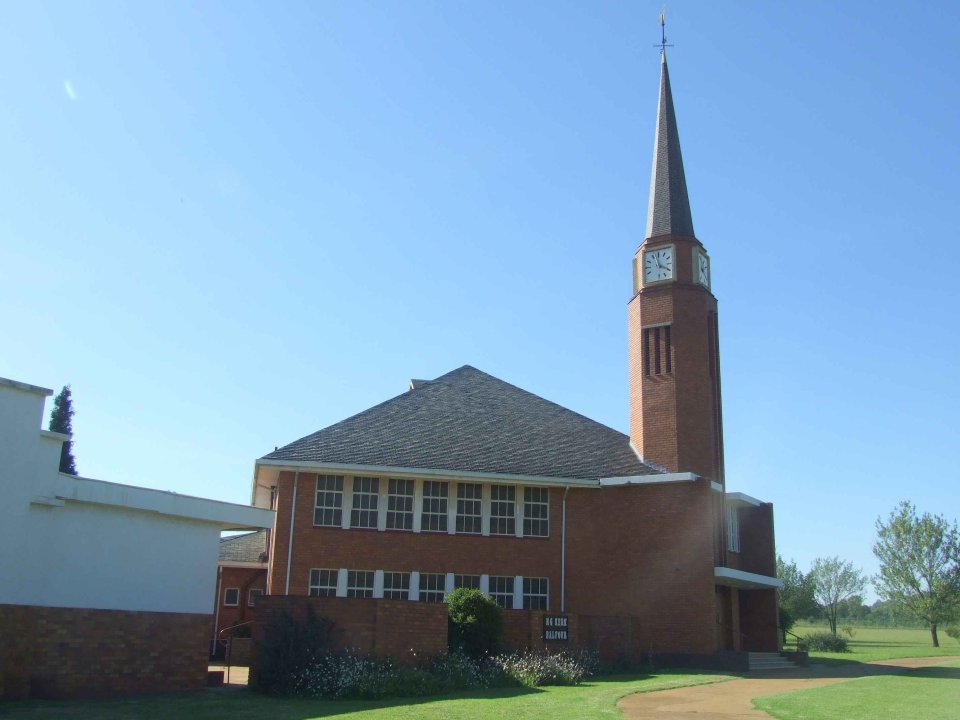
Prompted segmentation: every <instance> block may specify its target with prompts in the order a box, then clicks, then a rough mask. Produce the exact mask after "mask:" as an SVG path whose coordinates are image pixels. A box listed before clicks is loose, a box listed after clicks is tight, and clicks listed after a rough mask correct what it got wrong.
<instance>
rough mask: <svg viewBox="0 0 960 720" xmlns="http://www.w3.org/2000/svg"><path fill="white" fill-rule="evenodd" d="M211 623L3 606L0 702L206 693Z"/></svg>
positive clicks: (199, 618)
mask: <svg viewBox="0 0 960 720" xmlns="http://www.w3.org/2000/svg"><path fill="white" fill-rule="evenodd" d="M210 623H211V618H210V615H196V614H187V613H159V612H133V611H126V610H90V609H78V608H55V607H36V606H28V605H0V698H11V699H12V698H28V697H29V698H81V697H114V696H121V695H132V694H136V693H148V692H171V691H177V690H192V689H196V688H202V687H204V686H205V685H206V680H207V650H208V648H207V635H208V633H209V630H210Z"/></svg>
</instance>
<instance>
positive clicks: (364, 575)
mask: <svg viewBox="0 0 960 720" xmlns="http://www.w3.org/2000/svg"><path fill="white" fill-rule="evenodd" d="M375 574H376V573H375V571H373V570H347V597H355V598H372V597H373V589H374V585H375V583H374V575H375ZM361 580H362V581H363V584H361V583H360V581H361ZM368 580H369V583H368V582H367V581H368Z"/></svg>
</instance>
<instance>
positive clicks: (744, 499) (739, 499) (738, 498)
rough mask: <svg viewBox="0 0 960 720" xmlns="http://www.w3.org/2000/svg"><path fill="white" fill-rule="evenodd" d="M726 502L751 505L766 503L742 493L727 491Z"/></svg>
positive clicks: (758, 505)
mask: <svg viewBox="0 0 960 720" xmlns="http://www.w3.org/2000/svg"><path fill="white" fill-rule="evenodd" d="M727 502H731V503H738V504H740V505H753V506H754V507H760V506H761V505H766V504H767V503H765V502H764V501H763V500H757V499H756V498H755V497H750V496H749V495H744V494H743V493H727Z"/></svg>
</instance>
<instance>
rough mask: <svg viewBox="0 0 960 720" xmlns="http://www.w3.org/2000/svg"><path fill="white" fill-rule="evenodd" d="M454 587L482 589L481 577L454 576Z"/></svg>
mask: <svg viewBox="0 0 960 720" xmlns="http://www.w3.org/2000/svg"><path fill="white" fill-rule="evenodd" d="M453 587H454V588H469V589H471V590H479V589H480V576H479V575H454V576H453Z"/></svg>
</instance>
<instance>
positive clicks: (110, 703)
mask: <svg viewBox="0 0 960 720" xmlns="http://www.w3.org/2000/svg"><path fill="white" fill-rule="evenodd" d="M539 692H542V691H541V690H540V689H538V688H528V687H502V688H489V689H482V690H461V691H458V692H454V693H450V694H449V695H431V696H428V697H402V698H389V699H384V700H312V699H306V698H283V697H271V696H268V695H261V694H259V693H255V692H252V691H250V690H246V689H216V690H197V691H195V692H187V693H178V694H175V695H142V696H138V697H135V698H126V699H121V700H25V701H16V702H7V703H0V716H2V717H5V718H6V717H10V718H19V719H21V720H54V718H57V719H58V720H59V719H60V718H64V719H65V720H74V719H76V720H79V719H80V718H83V719H84V720H159V719H160V718H176V720H220V719H221V718H230V719H231V720H261V719H262V720H310V719H311V718H325V717H336V716H338V715H347V714H349V713H355V712H360V711H366V710H381V709H388V708H394V707H401V706H402V707H410V706H414V705H421V704H425V703H438V702H443V701H445V700H473V699H476V700H482V699H489V700H499V699H505V698H513V697H520V696H523V695H530V694H534V693H539Z"/></svg>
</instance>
